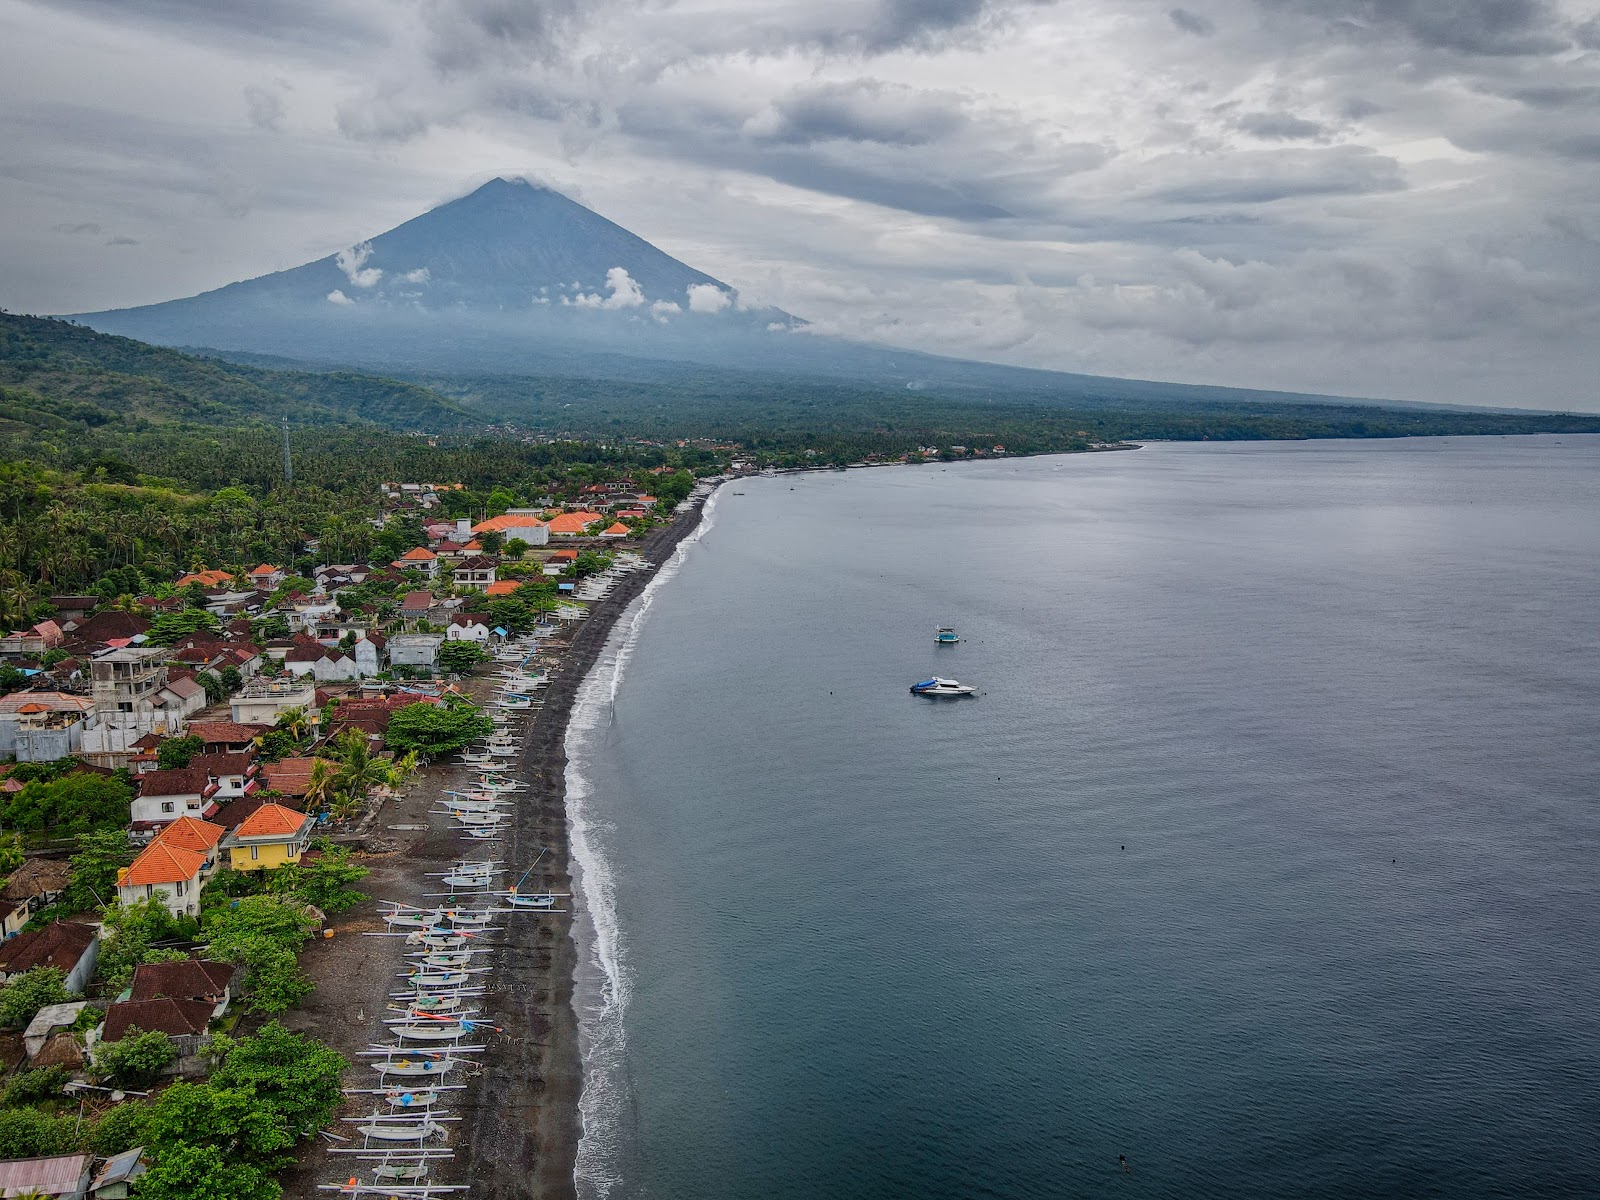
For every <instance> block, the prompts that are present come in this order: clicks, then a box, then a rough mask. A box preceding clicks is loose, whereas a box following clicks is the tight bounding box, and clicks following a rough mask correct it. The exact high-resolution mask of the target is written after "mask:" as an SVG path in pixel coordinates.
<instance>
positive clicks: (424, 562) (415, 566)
mask: <svg viewBox="0 0 1600 1200" xmlns="http://www.w3.org/2000/svg"><path fill="white" fill-rule="evenodd" d="M394 565H395V566H397V567H399V568H400V569H401V570H402V571H421V572H422V573H423V574H425V575H426V576H427V577H428V578H429V579H432V578H433V577H434V576H435V575H437V574H438V573H439V556H438V555H437V554H435V553H434V552H433V551H432V550H429V549H427V548H426V547H424V546H418V547H417V548H416V549H414V550H407V551H406V552H405V553H404V554H402V555H401V556H400V557H399V558H397V559H395V560H394Z"/></svg>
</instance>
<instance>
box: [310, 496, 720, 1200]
mask: <svg viewBox="0 0 1600 1200" xmlns="http://www.w3.org/2000/svg"><path fill="white" fill-rule="evenodd" d="M703 504H704V501H703V500H702V499H698V498H697V499H696V501H695V502H694V507H693V508H692V509H691V510H690V511H688V512H685V513H682V514H680V515H679V516H677V517H676V518H675V519H674V520H673V521H672V523H671V524H670V525H668V526H666V527H665V528H663V529H660V530H657V531H656V532H655V533H653V534H651V535H650V536H649V537H647V538H646V539H645V540H644V542H643V544H642V545H641V546H640V547H639V549H640V552H641V553H642V554H643V556H644V557H645V559H646V560H647V561H649V562H650V563H651V564H653V565H652V568H651V569H650V570H643V571H636V572H633V573H631V574H627V575H624V576H623V577H622V578H621V579H620V580H619V581H618V583H617V585H616V587H615V588H614V589H613V591H612V592H611V594H610V595H609V596H607V597H606V599H604V600H603V601H600V602H598V603H595V604H593V605H591V606H590V615H589V617H588V618H587V619H586V620H584V621H582V622H580V623H579V624H578V625H577V627H576V629H575V630H574V631H573V633H572V635H571V640H570V643H569V644H568V645H567V646H566V648H565V650H564V652H563V653H561V655H560V657H559V659H558V660H557V661H556V663H555V665H554V666H553V667H552V669H551V683H550V686H549V688H548V689H546V691H545V693H544V696H543V700H544V707H543V709H542V710H539V711H537V712H535V713H534V714H533V716H532V719H531V720H530V721H529V723H528V726H527V732H526V737H525V745H524V750H523V755H522V758H521V760H520V768H521V769H520V771H519V778H521V779H523V780H525V781H526V782H528V783H529V784H530V785H531V787H530V788H529V790H528V791H527V792H525V793H521V797H522V799H521V802H520V803H519V804H518V806H517V809H516V819H515V821H514V823H513V825H512V829H511V832H510V834H509V835H508V836H507V838H506V839H505V840H504V841H503V842H502V843H500V844H499V846H498V847H497V853H498V856H499V857H502V858H504V859H505V860H506V861H507V863H508V864H515V865H517V868H518V869H517V873H518V874H520V871H521V868H522V867H523V866H525V865H526V864H528V863H531V862H533V860H534V859H535V858H536V857H538V856H539V852H540V850H546V851H547V853H546V854H545V855H544V856H543V857H542V858H541V859H540V861H539V867H538V869H537V870H536V871H535V872H534V873H533V874H532V875H531V876H530V877H529V879H528V882H527V887H528V889H529V890H533V889H537V890H541V891H549V892H556V893H570V892H571V891H572V890H573V888H572V879H571V874H570V871H569V867H568V843H567V809H566V766H567V758H566V733H567V722H568V718H569V716H570V714H571V710H572V705H573V702H574V700H575V698H576V696H577V693H578V689H579V687H580V685H581V684H582V682H583V679H584V676H585V675H587V673H588V672H589V670H590V668H591V667H592V666H593V665H594V663H595V660H596V659H598V658H599V656H600V652H601V650H602V649H603V648H604V646H605V643H606V639H607V638H608V637H609V636H610V633H611V629H612V627H613V626H614V625H615V623H616V621H617V618H618V617H619V616H621V614H622V613H623V612H624V611H625V610H626V609H627V607H628V605H629V604H630V603H631V602H632V601H633V600H634V599H635V598H636V597H637V596H638V595H639V593H640V592H642V591H643V590H644V588H645V586H646V585H647V584H648V583H649V581H650V579H651V578H652V576H653V575H654V572H655V568H656V567H657V566H659V565H660V564H661V563H662V562H664V561H665V560H666V559H667V558H669V557H670V556H671V555H672V553H673V551H674V549H675V548H676V547H677V545H678V543H679V542H680V541H682V540H683V538H685V537H686V536H688V534H689V533H691V532H692V531H693V530H694V529H695V528H696V527H697V526H698V525H699V523H700V519H701V509H702V506H703ZM487 690H488V685H487V681H482V680H480V681H477V683H476V684H475V685H474V691H479V692H484V693H487ZM457 776H460V778H456V777H457ZM466 778H467V772H466V769H465V768H461V767H454V766H450V765H448V764H446V765H440V766H434V767H431V768H429V769H428V770H427V771H425V772H424V774H423V778H422V780H421V781H420V782H419V784H418V785H417V786H415V787H413V788H412V789H411V791H410V792H409V793H408V794H407V795H406V796H405V797H403V798H402V799H401V800H399V801H398V802H390V803H387V804H385V805H384V806H383V810H382V811H381V812H380V814H379V815H378V817H377V819H376V820H375V821H373V822H372V827H371V829H370V831H369V832H368V833H367V834H366V835H365V837H363V838H361V839H360V840H355V839H352V844H353V845H354V846H356V847H357V848H360V849H365V850H366V851H367V852H368V855H369V856H368V857H366V858H364V859H363V861H364V862H365V865H367V866H368V867H369V869H371V871H372V876H371V877H370V878H369V879H368V880H367V881H366V882H365V883H364V884H363V888H364V890H366V891H367V892H369V893H370V894H371V895H372V896H373V897H374V898H375V899H374V900H369V901H367V902H365V903H363V904H361V905H360V906H358V907H357V908H355V909H353V910H351V912H349V913H347V914H345V915H344V916H343V917H341V918H339V919H338V920H336V921H335V922H334V924H333V928H334V930H335V936H334V937H333V938H332V939H330V940H327V941H322V942H318V943H316V944H315V945H314V946H312V947H311V948H310V949H308V951H307V952H306V954H305V955H304V956H303V958H302V965H303V966H304V967H305V969H306V970H307V971H308V972H309V973H310V974H311V976H312V977H313V978H314V979H315V980H316V982H317V991H316V992H315V993H313V995H312V996H311V997H309V998H308V1000H307V1002H306V1003H305V1004H304V1005H303V1006H302V1007H301V1008H299V1009H296V1010H294V1011H292V1012H290V1013H288V1014H286V1017H285V1023H286V1024H289V1025H290V1026H291V1027H293V1028H296V1029H301V1030H305V1031H308V1032H312V1033H315V1034H316V1035H317V1036H318V1037H320V1038H322V1039H324V1040H325V1041H327V1042H328V1043H329V1044H331V1045H332V1046H334V1047H335V1048H336V1049H338V1050H340V1051H341V1052H342V1053H344V1054H345V1055H346V1056H347V1057H350V1058H351V1059H352V1061H353V1062H355V1063H356V1065H355V1066H353V1067H352V1068H351V1070H350V1071H349V1072H347V1076H346V1086H347V1087H369V1086H372V1082H371V1080H372V1078H373V1077H372V1076H371V1075H370V1073H369V1072H368V1071H367V1070H366V1069H365V1068H364V1067H363V1066H361V1065H360V1062H361V1060H359V1059H357V1058H356V1057H355V1055H356V1054H357V1053H358V1052H359V1051H360V1050H362V1049H364V1048H365V1047H366V1046H367V1045H368V1044H369V1043H370V1042H371V1041H373V1040H374V1031H375V1029H376V1028H377V1021H378V1018H379V1017H380V1016H381V1015H382V1012H383V1008H384V1005H385V1003H386V999H385V998H386V995H387V993H388V992H389V991H391V990H393V987H394V986H395V974H396V972H398V971H399V969H400V965H401V962H402V957H403V943H402V942H401V941H400V940H399V939H388V938H370V937H363V936H361V935H362V934H363V933H364V932H368V931H378V930H381V929H382V928H383V923H382V921H381V920H380V919H379V917H378V915H377V913H378V905H377V902H376V901H377V899H385V900H390V899H392V900H399V901H402V902H405V903H410V904H419V903H421V902H422V896H423V894H424V893H425V892H427V891H429V890H430V884H431V883H432V881H431V880H429V879H428V878H426V875H425V872H427V871H438V870H442V869H443V868H444V867H445V866H447V865H448V864H449V863H450V862H451V861H452V860H453V859H455V858H456V857H457V856H458V855H459V854H460V853H462V851H463V850H464V849H465V846H464V845H463V843H464V842H465V841H466V839H464V838H462V837H461V836H460V835H459V834H458V833H456V832H455V831H454V830H453V828H452V827H451V825H450V822H449V819H448V818H447V817H444V816H442V815H439V814H437V813H432V812H431V810H432V808H433V805H434V801H435V800H436V799H437V798H438V797H439V795H440V794H441V792H442V789H444V788H446V787H456V786H458V785H459V784H461V783H463V782H465V780H466ZM394 826H401V827H402V828H401V829H398V830H397V829H395V828H393V827H394ZM406 826H414V829H412V830H409V831H408V830H407V829H405V828H404V827H406ZM568 907H569V908H570V905H569V906H568ZM491 961H492V965H493V968H494V973H493V975H491V976H490V977H489V978H490V980H491V982H490V985H489V993H488V994H487V995H486V996H485V997H484V998H483V1016H484V1018H485V1019H487V1020H489V1021H491V1022H492V1023H493V1024H494V1025H496V1026H498V1027H500V1028H501V1029H502V1030H503V1031H504V1032H503V1033H502V1034H497V1035H493V1036H492V1037H491V1039H490V1041H489V1045H490V1047H491V1049H490V1051H489V1052H488V1053H487V1054H485V1055H483V1056H482V1059H481V1065H480V1066H479V1067H478V1069H477V1070H476V1072H475V1073H474V1074H472V1075H469V1076H467V1077H466V1078H464V1079H463V1080H462V1082H465V1083H467V1085H468V1087H467V1090H466V1091H465V1092H464V1093H458V1096H459V1097H460V1098H459V1099H457V1100H455V1101H453V1102H452V1103H451V1105H450V1109H451V1111H452V1113H454V1114H458V1115H460V1116H462V1117H463V1118H465V1120H463V1121H462V1122H461V1123H460V1124H459V1125H457V1126H456V1127H455V1130H454V1131H453V1132H452V1135H451V1137H450V1144H451V1146H453V1147H454V1148H455V1150H456V1158H455V1160H454V1161H453V1162H451V1163H449V1164H447V1165H445V1166H443V1167H441V1169H440V1170H438V1171H437V1172H436V1173H435V1179H436V1182H440V1183H470V1184H471V1185H472V1193H471V1194H472V1195H473V1196H477V1197H484V1198H493V1200H512V1198H516V1200H528V1198H537V1200H565V1198H569V1197H573V1196H574V1183H573V1166H574V1162H575V1159H576V1155H577V1146H578V1137H579V1134H580V1132H581V1131H580V1129H579V1118H578V1099H579V1096H580V1093H581V1091H582V1086H583V1074H582V1063H581V1061H580V1058H579V1051H578V1027H577V1016H576V1013H575V1012H574V1011H573V1007H572V989H573V975H574V971H575V969H576V966H577V947H576V945H575V943H574V941H573V938H572V917H571V914H570V912H568V913H564V914H560V915H556V916H552V917H548V918H543V919H528V920H516V921H509V922H507V925H506V930H505V936H504V938H503V940H502V942H501V948H500V949H499V950H498V951H497V952H496V953H495V954H494V955H492V956H491ZM366 1109H367V1106H366V1105H363V1104H361V1103H360V1102H359V1100H352V1101H351V1102H350V1103H349V1104H347V1105H346V1112H347V1114H354V1113H356V1112H361V1111H366ZM348 1128H349V1126H343V1127H342V1128H341V1127H339V1126H336V1127H335V1128H334V1130H333V1131H332V1132H334V1133H342V1132H344V1130H347V1129H348ZM329 1148H330V1147H329V1146H328V1144H327V1143H326V1142H323V1141H319V1142H317V1143H316V1144H315V1145H313V1146H311V1147H309V1148H308V1153H307V1154H306V1156H305V1158H304V1159H303V1160H302V1162H301V1163H300V1164H299V1165H298V1166H297V1167H296V1168H295V1169H294V1170H293V1171H292V1172H290V1173H289V1175H288V1176H287V1177H286V1178H285V1180H284V1189H285V1195H286V1196H291V1197H304V1198H305V1200H310V1198H311V1197H313V1196H317V1195H318V1194H319V1193H318V1190H317V1188H318V1185H319V1184H323V1183H326V1182H328V1181H330V1180H333V1179H341V1178H348V1176H349V1174H350V1166H351V1164H350V1163H349V1162H348V1161H347V1160H343V1159H342V1157H341V1156H338V1155H332V1154H329V1153H328V1150H329Z"/></svg>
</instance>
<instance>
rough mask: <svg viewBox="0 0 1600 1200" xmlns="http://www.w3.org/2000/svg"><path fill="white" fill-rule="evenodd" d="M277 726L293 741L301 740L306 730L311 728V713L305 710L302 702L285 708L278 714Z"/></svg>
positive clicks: (303, 738)
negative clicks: (293, 706)
mask: <svg viewBox="0 0 1600 1200" xmlns="http://www.w3.org/2000/svg"><path fill="white" fill-rule="evenodd" d="M277 727H278V728H279V729H281V730H283V731H284V732H285V733H287V734H288V735H289V736H290V737H292V738H293V739H294V740H295V741H297V742H303V741H304V740H305V737H306V731H307V730H308V729H310V728H311V715H310V714H309V713H308V712H306V710H305V705H303V704H302V705H298V706H297V707H295V708H286V709H284V710H283V711H282V712H281V713H279V714H278V721H277Z"/></svg>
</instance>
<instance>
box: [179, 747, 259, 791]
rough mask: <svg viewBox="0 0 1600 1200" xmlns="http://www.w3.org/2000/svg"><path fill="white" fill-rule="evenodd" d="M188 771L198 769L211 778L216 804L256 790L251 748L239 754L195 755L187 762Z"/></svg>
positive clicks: (253, 751)
mask: <svg viewBox="0 0 1600 1200" xmlns="http://www.w3.org/2000/svg"><path fill="white" fill-rule="evenodd" d="M189 767H190V769H191V770H192V769H195V768H199V769H200V770H202V771H204V772H205V773H206V774H207V775H208V776H210V778H211V782H212V784H213V785H214V788H215V790H214V791H213V792H212V793H211V796H212V799H214V800H215V801H216V802H217V803H218V804H225V803H227V802H228V801H229V800H237V799H238V798H239V797H240V796H248V795H249V794H250V793H251V792H253V791H255V790H256V770H257V766H256V756H255V750H254V748H253V747H252V748H251V749H249V750H246V751H244V752H242V753H239V754H197V755H195V756H194V757H193V758H192V759H190V760H189Z"/></svg>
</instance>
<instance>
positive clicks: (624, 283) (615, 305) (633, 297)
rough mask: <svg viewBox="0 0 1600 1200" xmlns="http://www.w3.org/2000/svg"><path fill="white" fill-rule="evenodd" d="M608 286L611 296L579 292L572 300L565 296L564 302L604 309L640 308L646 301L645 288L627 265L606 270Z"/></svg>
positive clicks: (581, 306)
mask: <svg viewBox="0 0 1600 1200" xmlns="http://www.w3.org/2000/svg"><path fill="white" fill-rule="evenodd" d="M606 288H607V289H608V290H609V291H610V292H611V294H610V295H609V296H602V295H600V293H599V292H588V293H585V292H579V293H578V294H577V295H576V296H574V297H572V299H571V301H570V302H569V301H568V300H567V298H566V297H564V296H563V297H562V303H571V304H572V305H573V306H574V307H576V308H604V309H619V308H638V307H639V306H640V305H641V304H643V303H644V289H643V288H641V287H640V286H639V284H638V281H637V280H635V279H634V278H633V276H631V275H629V274H628V272H627V269H626V268H625V267H612V268H611V269H610V270H609V271H607V272H606Z"/></svg>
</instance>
